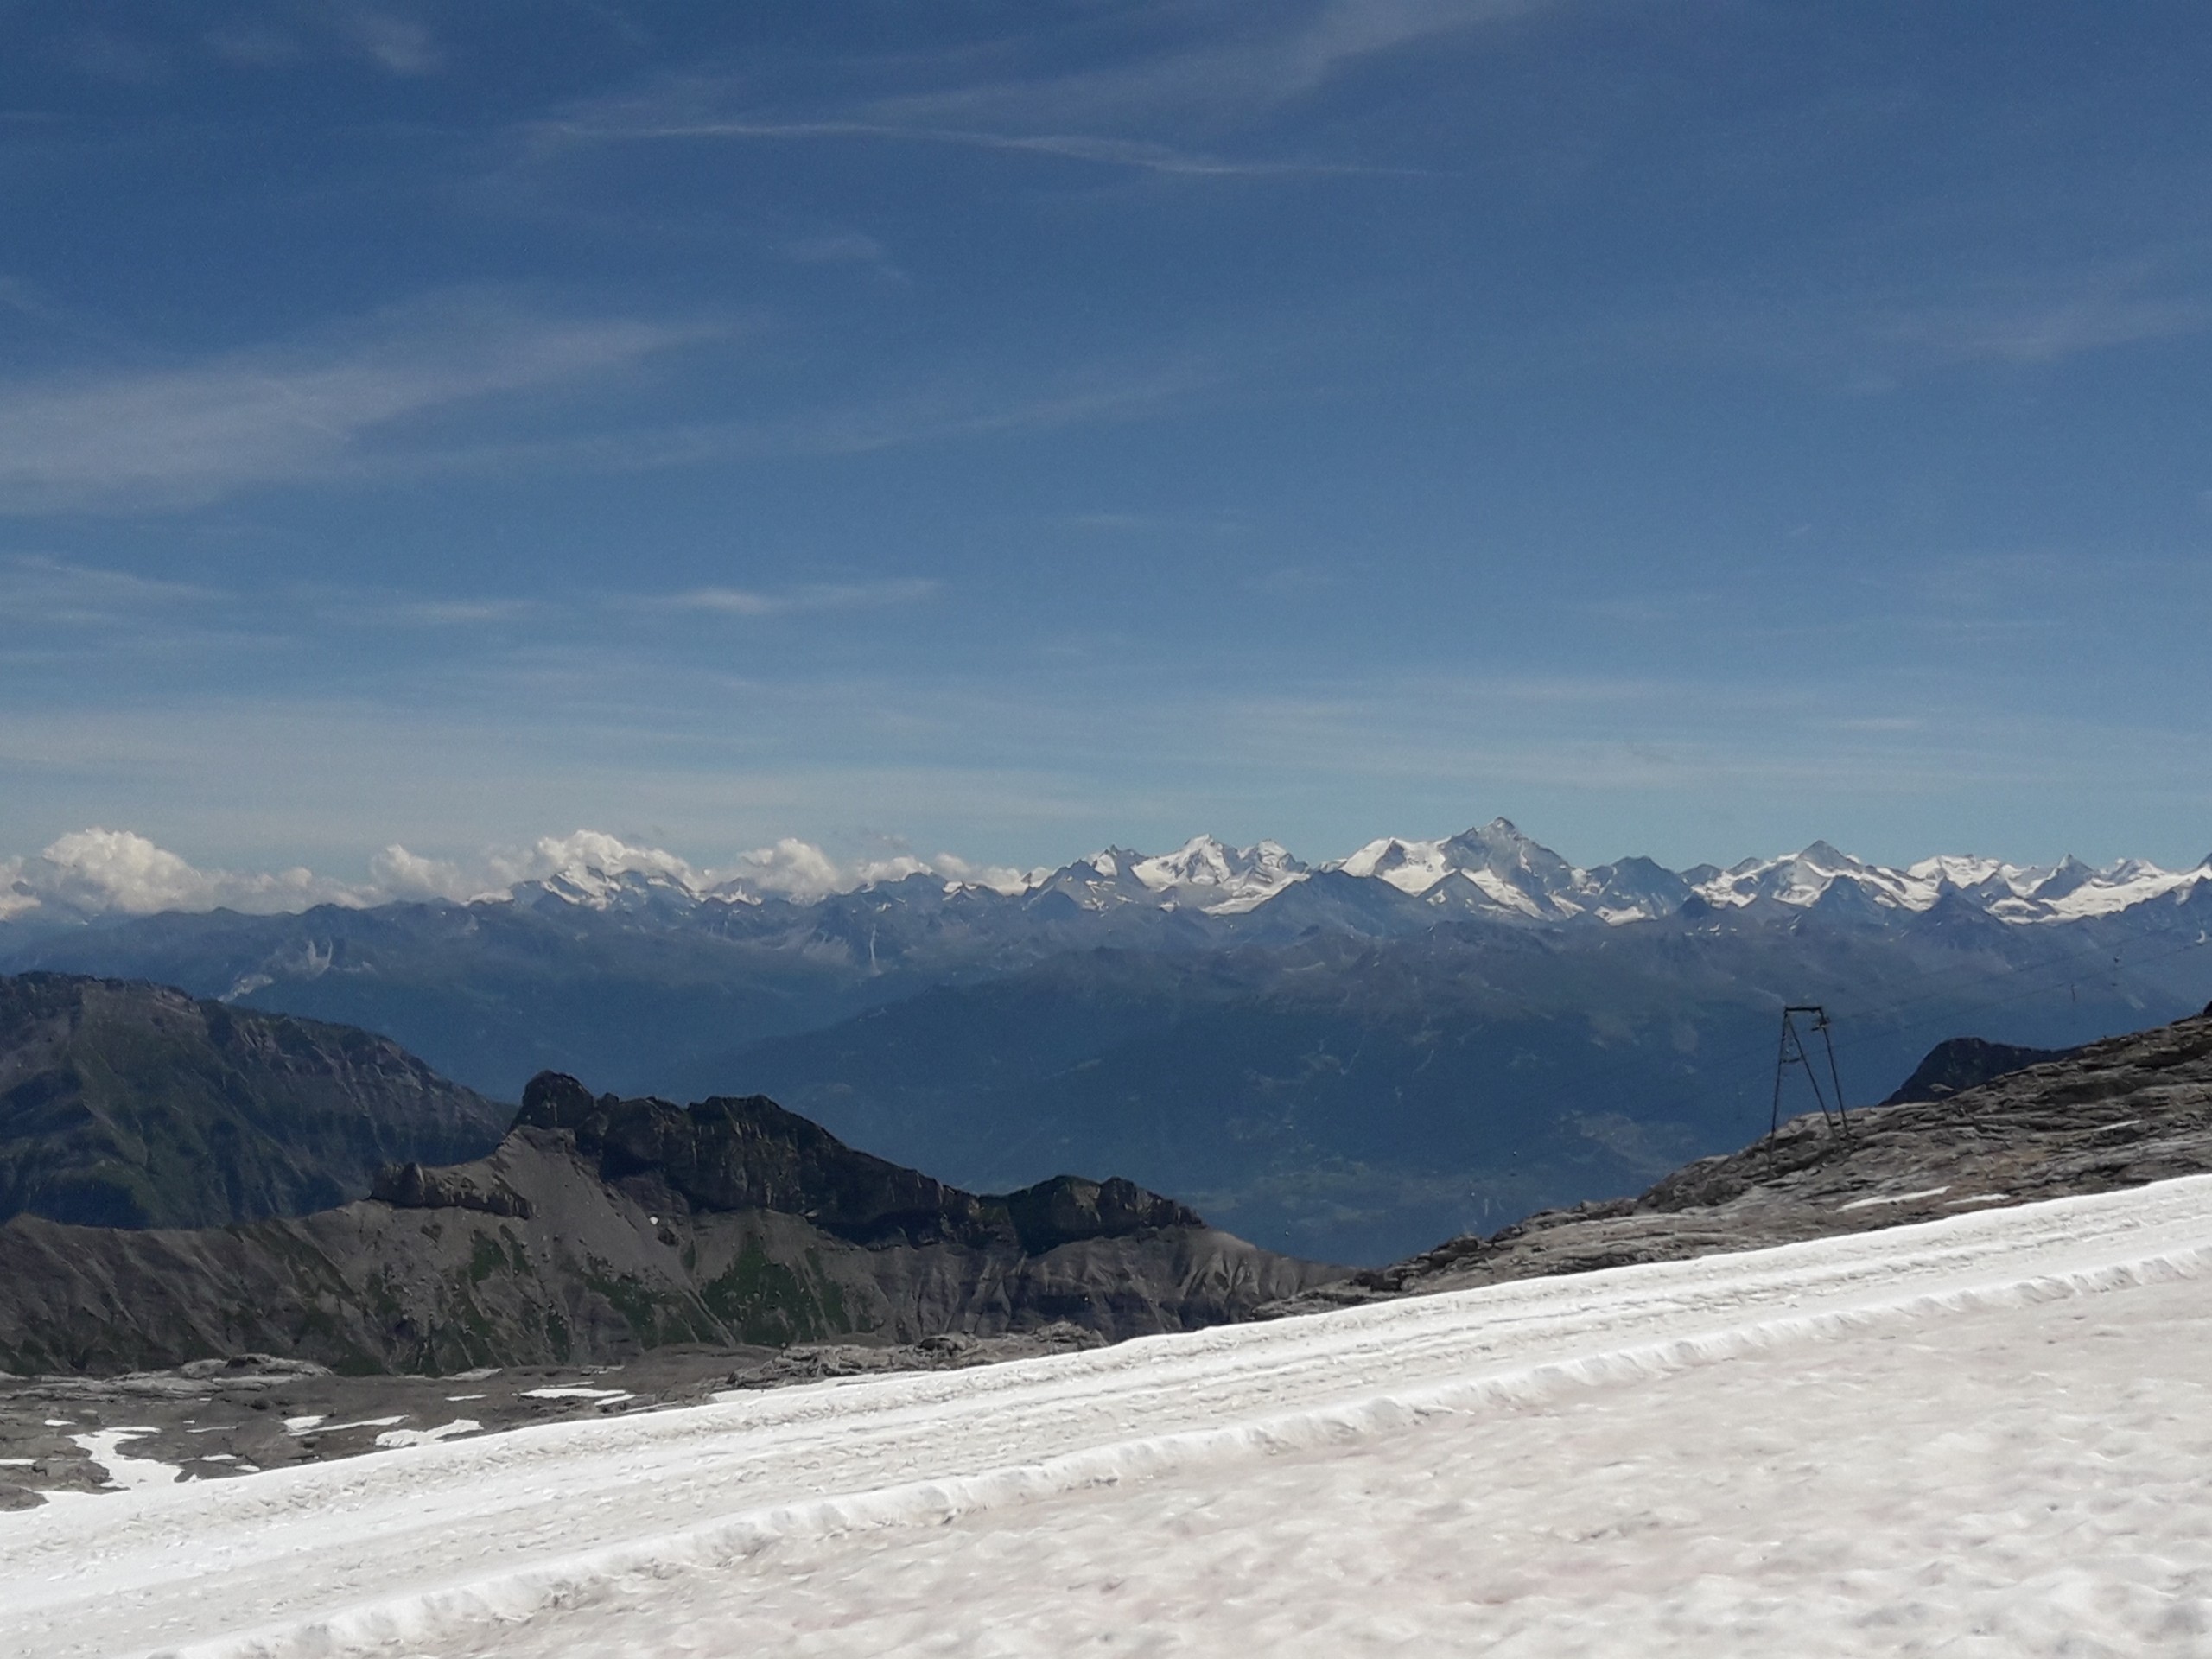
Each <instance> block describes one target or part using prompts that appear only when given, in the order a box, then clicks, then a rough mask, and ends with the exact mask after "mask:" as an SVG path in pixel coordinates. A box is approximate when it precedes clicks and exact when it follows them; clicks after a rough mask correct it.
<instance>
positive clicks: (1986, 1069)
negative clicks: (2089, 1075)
mask: <svg viewBox="0 0 2212 1659" xmlns="http://www.w3.org/2000/svg"><path fill="white" fill-rule="evenodd" d="M2080 1052H2081V1051H2080V1050H2079V1049H2076V1048H2022V1047H2020V1046H2018V1044H2014V1043H1993V1042H1990V1041H1988V1040H1986V1039H1983V1038H1980V1037H1954V1038H1952V1039H1950V1040H1949V1041H1948V1042H1943V1043H1938V1044H1936V1046H1935V1047H1934V1048H1932V1049H1930V1050H1929V1051H1928V1058H1926V1059H1924V1060H1923V1061H1921V1063H1920V1064H1919V1065H1917V1066H1916V1067H1914V1068H1913V1072H1912V1075H1911V1076H1910V1077H1907V1078H1906V1079H1905V1080H1904V1082H1903V1083H1901V1084H1898V1085H1897V1088H1896V1089H1895V1090H1893V1091H1892V1092H1891V1095H1890V1097H1889V1098H1888V1099H1887V1100H1885V1101H1884V1102H1883V1103H1882V1104H1883V1105H1885V1106H1899V1105H1902V1104H1904V1103H1905V1102H1906V1101H1909V1100H1948V1099H1949V1098H1950V1097H1951V1096H1953V1095H1955V1094H1958V1093H1960V1092H1961V1091H1962V1090H1967V1089H1978V1088H1980V1086H1981V1085H1982V1084H1985V1083H1993V1082H1995V1081H1996V1080H1997V1079H1998V1078H1999V1077H2006V1076H2009V1075H2010V1074H2011V1073H2012V1072H2015V1071H2026V1070H2027V1068H2028V1067H2030V1066H2031V1065H2049V1064H2050V1062H2052V1061H2053V1060H2066V1059H2071V1058H2073V1057H2074V1056H2075V1055H2076V1054H2078V1053H2080Z"/></svg>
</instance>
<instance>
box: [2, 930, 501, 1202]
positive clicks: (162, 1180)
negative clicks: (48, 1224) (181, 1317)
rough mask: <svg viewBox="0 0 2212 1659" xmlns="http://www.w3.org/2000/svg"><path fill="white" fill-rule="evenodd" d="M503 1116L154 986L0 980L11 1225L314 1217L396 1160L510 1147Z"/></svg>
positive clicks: (457, 1093)
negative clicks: (30, 1220) (20, 1221)
mask: <svg viewBox="0 0 2212 1659" xmlns="http://www.w3.org/2000/svg"><path fill="white" fill-rule="evenodd" d="M507 1116H508V1112H507V1109H506V1108H505V1107H501V1106H498V1105H495V1104H493V1103H492V1102H490V1101H488V1100H486V1099H484V1098H483V1097H482V1096H480V1095H477V1094H474V1093H473V1092H472V1091H470V1090H467V1089H462V1088H460V1087H458V1086H456V1085H454V1084H450V1083H448V1082H447V1081H446V1080H445V1079H444V1078H442V1077H439V1076H438V1075H437V1074H436V1073H435V1072H433V1071H431V1070H430V1069H429V1067H428V1066H426V1065H423V1063H422V1062H421V1061H419V1060H417V1059H416V1058H414V1057H413V1056H411V1055H410V1054H408V1053H407V1052H404V1050H402V1049H401V1048H400V1047H399V1046H397V1044H395V1043H391V1042H389V1041H387V1040H386V1039H384V1038H381V1037H376V1036H372V1035H371V1034H370V1033H367V1032H364V1031H356V1030H353V1029H352V1028H351V1027H345V1026H329V1025H324V1024H321V1022H319V1021H316V1020H299V1019H295V1018H293V1017H291V1016H289V1015H286V1014H255V1013H250V1012H247V1011H245V1010H243V1009H238V1008H231V1007H225V1006H224V1005H223V1004H221V1003H219V1002H211V1001H198V1000H195V999H194V998H192V997H190V996H188V995H184V994H183V993H182V992H181V991H175V990H171V989H168V988H166V987H162V986H158V985H148V984H143V983H134V982H121V981H114V980H99V979H82V978H76V977H73V976H67V975H60V974H26V975H23V976H20V977H17V978H0V1219H3V1218H5V1217H9V1216H11V1215H14V1214H16V1213H17V1212H19V1211H27V1212H29V1213H30V1214H33V1215H38V1216H44V1217H48V1218H49V1219H52V1220H55V1221H65V1222H80V1223H85V1224H91V1225H95V1226H106V1227H190V1226H206V1225H213V1224H221V1223H226V1222H231V1221H250V1220H257V1219H259V1218H261V1217H266V1216H286V1215H290V1216H296V1215H305V1214H307V1213H308V1212H309V1211H315V1210H322V1209H327V1208H329V1207H330V1206H332V1205H337V1204H342V1203H344V1202H345V1201H346V1199H348V1198H359V1197H361V1196H362V1195H363V1194H365V1193H366V1192H367V1191H368V1190H369V1183H370V1181H371V1179H372V1177H373V1176H374V1174H375V1173H376V1171H377V1169H378V1167H379V1166H382V1165H384V1164H387V1163H391V1162H393V1161H395V1160H410V1159H413V1160H430V1161H433V1162H448V1161H451V1160H455V1159H461V1158H469V1157H474V1156H477V1155H479V1154H482V1153H483V1152H485V1151H486V1150H488V1149H489V1148H490V1147H492V1146H493V1145H494V1144H496V1143H497V1141H498V1140H499V1133H500V1130H501V1128H502V1127H503V1126H504V1124H505V1120H506V1117H507Z"/></svg>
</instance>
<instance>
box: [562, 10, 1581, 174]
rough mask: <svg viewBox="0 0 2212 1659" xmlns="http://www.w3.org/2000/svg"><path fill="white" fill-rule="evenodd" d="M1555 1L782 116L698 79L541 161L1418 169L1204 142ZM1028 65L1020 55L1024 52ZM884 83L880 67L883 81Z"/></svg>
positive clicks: (1214, 17)
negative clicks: (757, 156) (667, 158)
mask: <svg viewBox="0 0 2212 1659" xmlns="http://www.w3.org/2000/svg"><path fill="white" fill-rule="evenodd" d="M1552 3H1555V0H1318V3H1316V0H1306V3H1295V4H1286V5H1281V6H1274V7H1267V8H1252V9H1247V10H1244V11H1243V12H1241V13H1236V14H1230V15H1224V13H1223V12H1222V11H1221V10H1218V9H1203V8H1202V9H1199V10H1196V11H1194V12H1193V13H1192V14H1190V15H1189V16H1183V17H1178V18H1176V19H1175V29H1174V32H1173V34H1172V35H1168V36H1166V38H1160V39H1156V40H1155V41H1154V42H1153V43H1152V44H1151V45H1150V46H1149V47H1148V48H1139V49H1136V50H1135V51H1131V52H1128V53H1126V54H1124V55H1122V57H1121V58H1120V59H1119V60H1117V61H1112V62H1109V63H1106V64H1103V65H1102V66H1100V67H1095V68H1088V69H1084V70H1080V71H1076V72H1071V73H1050V72H1048V73H1034V74H1021V73H1011V74H1005V73H1001V74H998V75H995V76H989V77H984V78H980V79H979V78H976V76H975V75H974V74H973V73H972V70H973V55H972V54H971V53H969V52H962V53H957V54H950V55H948V56H947V57H946V58H945V59H944V60H939V61H936V62H932V61H931V60H926V59H918V60H906V61H904V62H903V63H902V64H901V65H900V68H901V70H902V71H903V72H904V73H905V74H906V76H907V78H909V79H919V80H924V81H927V80H931V79H934V80H937V81H938V82H939V83H940V84H938V85H936V86H925V87H924V88H923V89H920V90H913V91H906V92H898V93H893V94H890V95H879V96H873V97H870V96H861V97H854V98H847V99H826V100H823V101H822V102H820V103H817V105H815V106H814V107H812V108H792V107H790V106H788V105H785V106H781V107H776V106H770V105H765V104H764V103H763V102H762V101H761V100H760V97H759V95H758V93H757V91H756V89H755V86H754V84H753V80H752V79H751V78H749V77H747V76H744V75H730V76H726V77H721V78H716V77H715V76H712V75H702V74H696V73H694V74H690V75H686V76H683V77H682V78H680V79H671V80H670V81H669V82H667V83H665V84H664V85H662V86H658V87H656V88H653V89H652V90H650V91H649V92H645V93H644V94H643V95H632V96H629V97H626V98H618V99H601V100H597V101H595V102H594V103H592V104H590V105H587V106H584V107H582V108H579V109H576V110H574V111H571V112H570V113H569V116H568V117H567V118H563V119H561V120H557V121H552V122H549V123H546V124H543V125H541V126H540V127H538V128H537V129H536V130H535V131H536V133H537V138H538V140H539V142H540V144H541V146H543V147H552V148H557V147H560V146H562V145H565V144H570V143H616V142H626V141H640V140H653V139H660V140H668V139H731V140H751V141H771V140H784V141H804V140H824V139H826V140H839V139H842V140H854V139H859V140H877V141H885V142H893V143H917V144H937V145H950V146H956V147H959V148H963V149H981V150H993V151H1001V152H1007V153H1017V154H1027V155H1035V156H1053V157H1058V158H1060V159H1063V160H1067V161H1073V162H1087V163H1090V164H1092V165H1096V166H1103V167H1113V168H1131V169H1135V170H1139V171H1142V172H1149V173H1158V174H1173V175H1188V176H1192V177H1217V178H1256V177H1268V176H1299V175H1320V176H1326V175H1348V174H1366V173H1375V172H1385V173H1394V172H1401V171H1404V170H1406V169H1402V168H1376V167H1371V166H1368V165H1365V164H1363V163H1360V162H1353V161H1345V160H1340V159H1332V158H1327V157H1314V156H1239V155H1231V154H1225V153H1223V152H1222V151H1221V149H1219V147H1218V146H1217V145H1216V144H1209V143H1194V142H1192V135H1194V134H1216V135H1219V134H1224V133H1230V132H1235V131H1238V130H1243V129H1245V128H1248V127H1250V126H1251V125H1253V124H1255V123H1258V122H1261V121H1262V120H1264V119H1265V118H1267V117H1268V116H1269V115H1270V114H1272V113H1273V112H1274V111H1276V110H1278V109H1280V108H1281V107H1282V106H1283V105H1287V104H1290V103H1292V102H1294V101H1295V100H1297V99H1300V98H1303V97H1306V96H1307V95H1309V94H1311V93H1313V92H1317V91H1319V90H1320V89H1321V88H1322V87H1324V86H1326V85H1327V84H1328V83H1329V82H1331V81H1332V80H1333V79H1336V78H1337V77H1338V76H1339V75H1340V74H1343V73H1346V72H1347V71H1349V70H1351V69H1352V68H1354V67H1357V66H1359V65H1360V64H1363V63H1364V62H1366V61H1368V60H1372V59H1376V58H1378V57H1382V56H1384V55H1386V54H1390V53H1393V52H1399V51H1403V50H1407V49H1409V48H1413V47H1414V46H1416V45H1418V44H1420V43H1421V42H1423V41H1431V40H1434V39H1437V38H1440V37H1445V36H1449V35H1458V34H1461V33H1465V32H1466V31H1469V30H1472V29H1478V28H1479V27H1481V26H1483V25H1484V24H1491V23H1496V22H1501V21H1503V20H1505V19H1509V18H1512V17H1516V16H1522V15H1523V14H1526V13H1529V12H1533V11H1536V10H1541V9H1543V8H1544V7H1546V6H1548V5H1549V4H1552ZM1008 49H1009V50H1017V51H1018V49H1019V48H1018V47H1011V46H1010V47H1009V48H1008ZM870 67H873V68H875V69H877V70H878V71H880V66H870Z"/></svg>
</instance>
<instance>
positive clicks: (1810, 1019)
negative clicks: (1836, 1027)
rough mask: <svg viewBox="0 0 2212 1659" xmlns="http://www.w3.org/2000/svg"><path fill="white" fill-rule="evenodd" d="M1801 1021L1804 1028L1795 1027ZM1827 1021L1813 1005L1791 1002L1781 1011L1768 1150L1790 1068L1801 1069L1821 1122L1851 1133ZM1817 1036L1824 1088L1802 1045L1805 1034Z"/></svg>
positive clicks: (1778, 1123)
mask: <svg viewBox="0 0 2212 1659" xmlns="http://www.w3.org/2000/svg"><path fill="white" fill-rule="evenodd" d="M1801 1018H1802V1020H1804V1021H1805V1029H1804V1030H1800V1029H1799V1028H1798V1023H1797V1022H1798V1020H1800V1019H1801ZM1830 1025H1831V1021H1830V1020H1829V1019H1828V1011H1827V1009H1826V1008H1824V1007H1821V1005H1820V1004H1819V1003H1817V1002H1793V1003H1791V1004H1789V1006H1788V1007H1785V1008H1783V1011H1782V1041H1781V1046H1780V1047H1778V1048H1777V1050H1776V1051H1775V1056H1774V1111H1773V1115H1772V1116H1770V1118H1769V1120H1768V1122H1767V1128H1766V1139H1767V1146H1768V1147H1769V1149H1770V1151H1771V1149H1772V1147H1773V1145H1774V1137H1775V1136H1776V1135H1777V1134H1778V1133H1779V1132H1780V1130H1781V1128H1782V1084H1783V1078H1784V1077H1787V1076H1788V1075H1789V1068H1790V1067H1791V1066H1793V1065H1795V1066H1801V1067H1802V1068H1803V1069H1804V1072H1805V1081H1806V1082H1807V1083H1808V1084H1811V1085H1812V1090H1813V1098H1814V1100H1815V1102H1817V1103H1819V1106H1820V1109H1821V1122H1823V1123H1825V1124H1827V1126H1828V1128H1832V1129H1836V1130H1839V1131H1840V1132H1841V1133H1843V1134H1846V1135H1848V1134H1849V1133H1850V1132H1851V1119H1850V1118H1849V1116H1847V1115H1846V1113H1845V1111H1844V1107H1843V1078H1842V1077H1841V1076H1840V1074H1839V1073H1838V1072H1837V1071H1836V1069H1835V1040H1834V1038H1832V1037H1831V1036H1829V1034H1828V1032H1829V1027H1830ZM1812 1031H1816V1032H1818V1033H1820V1034H1821V1050H1822V1051H1823V1052H1825V1053H1826V1054H1827V1062H1828V1087H1827V1090H1822V1089H1821V1074H1820V1072H1819V1071H1818V1070H1817V1069H1816V1068H1815V1066H1814V1065H1813V1056H1812V1051H1811V1050H1809V1049H1808V1048H1807V1047H1806V1046H1805V1037H1806V1033H1807V1032H1812ZM1831 1093H1832V1094H1833V1095H1834V1097H1835V1109H1834V1111H1833V1112H1831V1111H1830V1110H1829V1109H1828V1097H1829V1095H1830V1094H1831Z"/></svg>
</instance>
